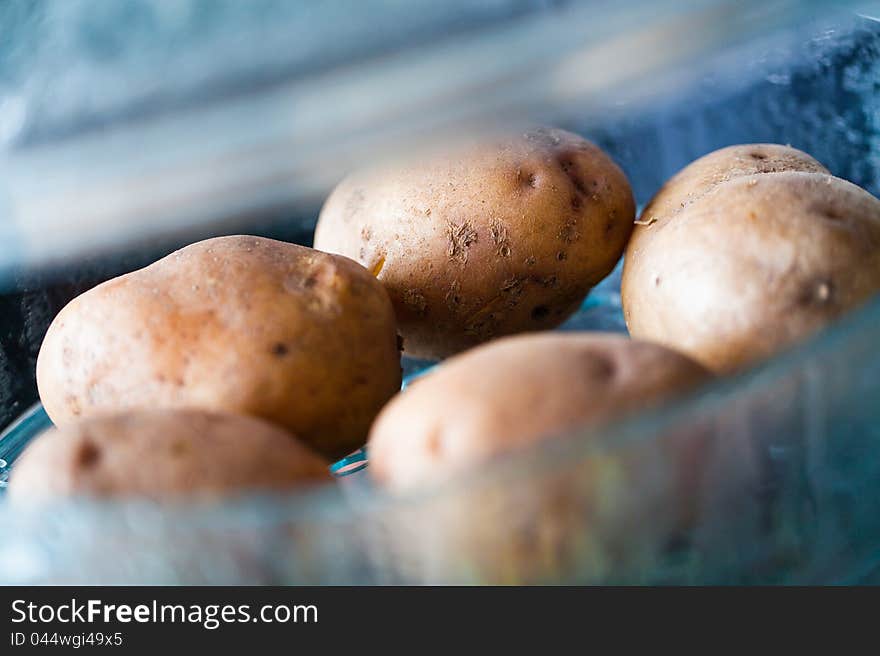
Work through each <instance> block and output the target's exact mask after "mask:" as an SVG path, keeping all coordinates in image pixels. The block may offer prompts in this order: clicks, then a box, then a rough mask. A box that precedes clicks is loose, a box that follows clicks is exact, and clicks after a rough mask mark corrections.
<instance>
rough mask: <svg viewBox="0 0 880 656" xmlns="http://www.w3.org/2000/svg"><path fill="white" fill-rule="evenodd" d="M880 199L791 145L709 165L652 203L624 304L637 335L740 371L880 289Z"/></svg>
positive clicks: (635, 246) (717, 367)
mask: <svg viewBox="0 0 880 656" xmlns="http://www.w3.org/2000/svg"><path fill="white" fill-rule="evenodd" d="M878 246H880V201H878V200H877V199H876V198H874V197H873V196H871V195H870V194H869V193H868V192H866V191H864V190H862V189H860V188H859V187H857V186H855V185H853V184H851V183H849V182H846V181H845V180H841V179H839V178H835V177H833V176H831V175H830V174H828V173H827V172H825V169H824V168H822V167H821V165H820V164H818V162H816V161H815V160H813V159H812V158H810V157H809V156H808V155H806V154H804V153H801V152H799V151H796V150H794V149H792V148H786V147H783V146H772V145H766V144H759V145H748V146H736V147H733V148H726V149H724V150H721V151H718V152H716V153H713V154H711V155H708V156H707V157H705V158H703V159H701V160H697V161H696V162H694V163H693V164H691V165H690V166H688V167H687V168H685V169H684V170H683V171H682V172H681V173H679V174H678V175H676V176H675V177H674V178H673V179H672V180H670V181H669V182H668V183H667V184H666V185H664V187H663V188H662V189H661V190H660V192H659V193H658V194H657V196H656V197H655V198H654V199H653V200H652V201H651V203H650V204H649V205H648V206H647V207H646V208H645V211H644V212H643V214H642V221H641V222H640V225H639V226H638V227H637V228H636V230H635V232H634V234H633V237H632V239H631V241H630V244H629V246H628V248H627V252H626V258H625V263H624V271H623V280H622V285H621V297H622V301H623V310H624V317H625V319H626V323H627V326H628V328H629V331H630V334H631V335H632V336H633V337H636V338H641V339H646V340H651V341H655V342H658V343H660V344H665V345H667V346H669V347H672V348H675V349H677V350H679V351H681V352H683V353H686V354H688V355H690V356H691V357H693V358H694V359H696V360H698V361H699V362H701V363H702V364H703V365H705V366H706V367H708V368H710V369H712V370H714V371H716V372H719V373H728V372H733V371H736V370H739V369H741V368H743V367H745V366H747V365H749V364H752V363H755V362H756V361H759V360H762V359H764V358H767V357H769V356H771V355H772V354H774V353H776V352H777V351H779V350H780V349H783V348H785V347H788V346H790V345H792V344H794V343H796V342H798V341H800V340H802V339H804V338H806V337H807V336H809V335H812V334H813V333H815V332H816V331H817V330H819V329H820V328H821V327H823V326H825V325H826V324H828V323H829V322H831V321H833V320H834V319H836V318H838V317H840V316H841V315H843V314H844V313H846V312H847V311H849V310H852V309H853V308H855V307H857V306H859V305H861V304H863V303H864V302H865V301H867V300H868V299H869V298H870V297H871V296H872V295H873V294H875V293H876V292H877V291H878V290H880V250H878Z"/></svg>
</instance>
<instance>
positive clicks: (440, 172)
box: [315, 128, 635, 359]
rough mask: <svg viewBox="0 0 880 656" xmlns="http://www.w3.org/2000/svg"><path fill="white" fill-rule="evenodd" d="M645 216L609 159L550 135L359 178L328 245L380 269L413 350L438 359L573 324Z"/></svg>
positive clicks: (565, 135) (320, 241)
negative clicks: (510, 336)
mask: <svg viewBox="0 0 880 656" xmlns="http://www.w3.org/2000/svg"><path fill="white" fill-rule="evenodd" d="M634 215H635V205H634V202H633V196H632V192H631V190H630V186H629V183H628V181H627V179H626V177H625V176H624V174H623V172H622V171H621V170H620V169H619V168H618V167H617V166H616V165H615V164H614V162H613V161H612V160H611V159H610V158H609V157H608V156H607V155H606V154H605V153H603V152H602V151H601V150H600V149H599V148H597V147H596V146H595V145H593V144H592V143H590V142H588V141H585V140H584V139H582V138H580V137H579V136H577V135H574V134H571V133H569V132H564V131H562V130H556V129H546V128H540V129H535V130H532V131H530V132H527V133H525V134H523V135H520V136H517V137H513V138H507V139H506V140H504V139H501V140H497V141H493V142H485V143H481V144H479V145H476V146H473V147H470V148H467V149H462V150H459V151H456V152H452V153H445V154H442V155H436V156H433V157H427V158H426V159H423V160H421V161H418V162H415V163H405V164H401V165H398V166H387V167H385V168H382V169H379V170H371V171H366V172H362V173H359V174H355V175H353V176H351V177H349V178H348V179H346V180H344V181H343V182H342V183H341V184H340V185H339V186H338V187H337V188H336V189H335V190H334V191H333V193H332V194H331V195H330V197H329V198H328V200H327V202H326V204H325V205H324V208H323V209H322V211H321V215H320V218H319V221H318V226H317V229H316V231H315V247H316V248H319V249H321V250H325V251H329V252H333V253H340V254H342V255H347V256H349V257H351V258H353V259H356V260H357V261H358V262H360V263H361V264H363V265H364V266H365V267H367V268H368V269H369V270H370V271H372V272H373V273H374V274H375V275H376V276H377V277H378V278H379V280H380V281H381V282H382V283H383V284H384V285H385V288H386V289H387V290H388V293H389V295H390V296H391V300H392V302H393V304H394V308H395V311H396V313H397V320H398V325H399V330H400V333H401V335H402V336H403V340H404V342H403V343H404V352H405V353H406V354H408V355H412V356H416V357H421V358H431V359H437V358H442V357H445V356H448V355H451V354H454V353H457V352H459V351H462V350H464V349H467V348H469V347H472V346H474V345H476V344H479V343H481V342H485V341H487V340H490V339H492V338H494V337H498V336H501V335H508V334H512V333H518V332H524V331H532V330H540V329H545V328H550V327H553V326H556V325H558V324H559V323H561V322H562V321H564V320H565V318H566V317H568V316H569V315H570V314H571V313H572V312H573V311H574V310H576V309H577V307H578V306H579V304H580V303H581V301H582V300H583V298H584V296H585V295H586V294H587V293H588V292H589V290H590V288H591V287H592V286H594V285H595V284H596V283H598V282H599V281H600V280H602V278H604V277H605V276H606V275H608V273H609V272H610V271H611V270H612V269H613V268H614V266H615V264H616V263H617V261H618V260H619V259H620V256H621V253H622V252H623V248H624V246H625V245H626V242H627V239H628V238H629V235H630V233H631V231H632V223H633V219H634Z"/></svg>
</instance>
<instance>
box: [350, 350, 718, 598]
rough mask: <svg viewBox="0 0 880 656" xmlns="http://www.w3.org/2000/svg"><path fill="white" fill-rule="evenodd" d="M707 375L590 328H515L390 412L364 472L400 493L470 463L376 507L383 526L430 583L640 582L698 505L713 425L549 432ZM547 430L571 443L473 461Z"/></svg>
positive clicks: (587, 422) (638, 405)
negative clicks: (632, 438) (518, 331)
mask: <svg viewBox="0 0 880 656" xmlns="http://www.w3.org/2000/svg"><path fill="white" fill-rule="evenodd" d="M709 378H710V377H709V374H708V372H706V371H705V370H704V369H703V368H702V367H700V366H699V365H697V364H696V363H694V362H692V361H691V360H689V359H688V358H686V357H684V356H682V355H679V354H677V353H674V352H672V351H669V350H668V349H665V348H663V347H661V346H657V345H654V344H648V343H640V342H635V341H631V340H628V339H626V338H624V337H621V336H617V335H607V334H597V333H593V334H588V333H580V334H574V333H568V334H557V333H544V334H540V335H525V336H517V337H508V338H505V339H501V340H499V341H497V342H493V343H492V344H488V345H485V346H482V347H479V348H477V349H474V350H473V351H470V352H468V353H465V354H462V355H460V356H457V357H455V358H452V359H451V360H448V361H447V362H445V363H443V364H441V365H440V366H439V367H438V368H437V369H436V370H434V371H433V372H431V373H429V374H427V375H426V376H425V377H423V378H419V379H418V380H417V382H415V383H414V384H413V385H412V386H411V387H408V388H407V389H406V391H404V392H402V393H401V394H400V395H399V396H398V397H397V398H396V399H395V400H394V401H392V402H391V403H390V404H388V406H386V408H385V409H384V410H383V411H382V413H381V414H380V415H379V418H378V419H377V421H376V423H375V424H374V426H373V428H372V430H371V432H370V441H369V443H368V451H369V455H370V465H369V467H368V469H367V471H368V472H369V473H370V474H372V476H373V477H374V478H375V479H377V480H378V481H379V482H380V483H382V484H383V485H384V486H386V487H387V488H388V489H390V490H391V491H393V492H396V493H401V492H408V493H417V491H418V490H420V489H423V488H424V487H428V486H431V485H439V484H441V483H442V482H444V481H446V480H447V479H448V478H449V477H450V476H453V475H455V474H459V473H462V472H463V471H464V470H468V471H470V472H471V475H469V476H467V477H464V478H463V479H457V480H456V481H455V484H454V485H445V486H443V487H442V492H443V493H442V494H437V493H435V492H436V491H434V490H428V491H426V493H425V494H422V495H419V500H420V503H418V504H414V505H412V506H411V509H410V510H407V509H408V508H410V504H402V509H401V510H400V511H398V512H397V513H392V514H390V515H389V516H388V517H384V518H382V521H383V522H385V523H386V524H387V527H386V526H383V529H384V533H387V534H388V535H391V536H393V539H394V540H395V543H396V544H399V545H403V546H405V551H404V553H405V554H406V556H407V560H406V562H407V566H408V569H407V571H408V572H412V571H417V572H418V573H419V574H420V575H421V576H422V580H423V581H424V582H428V583H436V582H443V581H445V582H454V583H497V584H522V583H549V582H564V581H568V582H569V583H570V582H571V580H572V579H571V577H572V576H576V578H577V581H578V582H602V581H607V580H608V578H607V577H608V576H609V575H610V573H611V572H613V573H614V576H616V577H617V578H616V579H615V580H616V581H618V582H619V581H620V580H621V577H625V576H627V574H626V573H627V572H629V573H631V574H632V575H633V576H634V577H635V578H634V580H638V579H637V576H638V574H637V573H638V572H640V571H641V572H644V571H650V570H649V569H648V568H650V566H651V563H652V562H655V560H652V559H656V557H657V554H658V553H661V550H662V549H664V548H665V546H666V545H667V544H669V543H670V541H674V540H675V538H676V536H678V534H679V532H680V531H682V530H684V529H686V528H688V527H690V526H691V525H692V524H693V522H694V520H695V519H696V518H697V517H698V516H699V515H698V514H699V512H700V510H701V503H702V499H703V491H704V487H705V486H704V484H703V475H704V474H705V463H706V461H707V459H708V453H709V448H708V447H709V446H710V445H711V442H710V440H711V432H710V431H708V430H704V429H705V427H704V426H702V425H701V424H700V423H699V422H696V423H695V424H691V425H689V426H688V429H687V430H685V431H683V432H670V433H669V434H665V435H656V436H654V437H653V438H652V439H651V440H647V441H640V442H639V443H638V444H635V445H633V448H627V447H626V446H625V445H618V447H619V448H613V449H608V450H603V449H599V450H596V451H594V452H589V451H588V449H589V443H590V442H592V440H577V441H574V442H566V441H564V440H561V441H556V440H553V438H555V437H558V436H559V435H560V434H561V433H564V432H566V431H568V432H571V431H574V430H582V431H585V432H586V431H589V430H590V429H594V428H597V427H598V426H600V425H601V424H604V423H606V422H608V421H611V420H614V419H616V418H620V417H621V416H623V415H626V414H629V413H631V412H634V411H637V410H640V409H643V408H646V407H648V406H650V405H654V404H657V403H659V402H661V401H662V400H666V399H670V398H671V397H674V396H676V395H679V394H682V393H684V392H686V391H687V390H690V389H692V388H693V387H694V386H696V385H699V384H701V383H704V382H706V381H707V380H709ZM544 440H550V441H553V442H554V444H553V445H552V446H557V447H562V448H559V449H553V448H546V447H549V446H551V445H550V444H547V445H545V448H542V449H541V450H540V452H535V453H530V454H529V459H528V460H527V461H526V460H524V459H519V460H516V461H514V462H512V463H509V464H510V465H513V466H506V467H505V466H501V467H492V468H487V469H486V470H485V471H480V465H485V464H486V463H487V462H488V461H489V460H501V459H502V458H503V456H504V455H505V454H508V453H510V452H513V451H515V450H517V449H519V448H523V447H527V446H528V445H535V444H536V443H539V442H542V441H544ZM588 452H589V455H587V453H588ZM503 464H507V463H503ZM524 467H526V469H525V470H524ZM524 472H525V473H526V478H527V479H528V484H527V485H524V484H523V480H524V479H523V476H524ZM403 546H400V547H398V548H397V551H395V552H394V553H397V552H399V551H400V550H401V549H402V548H404V547H403ZM561 576H564V577H565V578H564V580H563V579H560V577H561Z"/></svg>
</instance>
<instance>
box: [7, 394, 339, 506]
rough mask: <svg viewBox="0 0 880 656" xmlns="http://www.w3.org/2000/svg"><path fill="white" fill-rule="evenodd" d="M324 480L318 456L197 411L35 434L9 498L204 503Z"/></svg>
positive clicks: (119, 417) (144, 414) (136, 415)
mask: <svg viewBox="0 0 880 656" xmlns="http://www.w3.org/2000/svg"><path fill="white" fill-rule="evenodd" d="M330 480H332V476H331V475H330V473H329V470H328V468H327V463H326V462H325V461H324V460H323V459H322V458H321V457H320V456H318V455H317V454H315V453H314V452H313V451H312V450H311V449H309V448H308V447H306V446H305V445H303V444H302V443H300V442H299V441H298V440H296V439H294V438H293V437H292V436H290V435H289V434H287V433H286V432H285V431H283V430H282V429H280V428H278V427H277V426H273V425H272V424H268V423H266V422H264V421H261V420H259V419H254V418H253V417H241V416H237V415H226V414H218V413H212V412H204V411H201V410H176V411H175V410H170V411H169V410H152V411H138V412H130V413H122V414H112V415H102V416H99V417H92V418H90V419H84V420H82V421H79V422H74V423H71V424H68V425H67V426H65V427H64V428H61V429H50V430H48V431H46V432H44V433H42V434H41V435H40V436H39V437H37V439H36V440H35V441H34V442H32V443H31V444H30V445H29V446H28V447H27V449H26V450H25V451H24V453H23V454H22V455H21V457H20V459H19V460H18V462H16V464H15V467H14V469H13V471H12V477H11V479H10V481H9V495H10V498H11V499H12V500H13V501H25V502H33V501H46V500H51V499H59V498H65V497H71V496H89V497H120V496H123V497H127V496H130V497H143V498H149V499H154V500H164V499H172V498H179V497H196V498H208V497H216V496H218V495H222V494H224V493H229V492H240V491H244V490H253V489H270V490H283V489H289V488H294V487H301V486H305V485H313V484H316V483H322V482H327V481H330Z"/></svg>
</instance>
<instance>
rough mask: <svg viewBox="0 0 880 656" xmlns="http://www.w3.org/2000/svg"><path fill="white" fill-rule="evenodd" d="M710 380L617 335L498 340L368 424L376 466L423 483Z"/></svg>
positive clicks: (407, 481) (377, 473) (385, 479)
mask: <svg viewBox="0 0 880 656" xmlns="http://www.w3.org/2000/svg"><path fill="white" fill-rule="evenodd" d="M708 378H709V374H708V372H706V371H705V370H704V369H703V367H701V366H700V365H698V364H696V363H695V362H692V361H691V360H690V359H688V358H686V357H685V356H683V355H680V354H678V353H675V352H674V351H670V350H669V349H666V348H664V347H662V346H657V345H655V344H649V343H643V342H636V341H632V340H629V339H626V338H625V337H621V336H617V335H611V334H601V333H592V334H588V333H580V334H575V333H570V334H544V335H528V336H519V337H510V338H507V339H503V340H499V341H498V342H495V343H492V344H488V345H486V346H483V347H480V348H478V349H475V350H473V351H470V352H468V353H465V354H462V355H460V356H458V357H456V358H453V359H451V360H449V361H447V362H445V363H444V364H443V365H441V366H440V367H439V368H438V369H437V370H435V371H433V372H431V373H430V374H428V375H426V376H425V377H423V378H420V379H419V380H418V381H417V382H416V383H414V384H413V385H412V386H411V387H410V388H408V389H407V390H406V391H405V392H403V393H401V394H400V395H399V396H397V397H396V398H395V399H394V400H393V401H392V402H391V403H389V404H388V405H387V406H386V407H385V408H384V409H383V411H382V413H381V414H380V415H379V417H378V418H377V419H376V423H375V424H374V425H373V427H372V429H371V430H370V440H369V443H368V450H369V454H370V467H369V471H370V473H371V474H372V475H373V476H374V477H375V478H376V479H377V480H379V481H381V482H382V483H383V484H384V485H386V486H388V487H390V488H392V489H396V490H404V489H410V488H414V487H419V486H422V485H426V484H429V483H431V482H434V481H438V480H442V479H445V478H447V477H448V476H449V475H450V474H452V473H455V472H457V471H460V470H462V469H465V468H468V467H472V466H474V465H475V464H478V463H481V462H484V461H486V460H489V459H491V458H493V457H496V456H498V455H500V454H502V453H506V452H509V451H512V450H515V449H517V448H521V447H523V446H525V445H527V444H531V443H534V442H538V441H541V440H544V439H547V438H552V437H555V436H558V435H559V434H560V433H563V432H565V431H567V430H572V429H576V428H586V427H595V426H597V425H600V424H602V423H605V422H608V421H610V420H612V419H614V418H618V417H620V416H622V415H625V414H627V413H630V412H633V411H636V410H639V409H643V408H645V407H647V406H650V405H652V404H656V403H658V402H659V401H660V400H662V399H667V398H670V397H673V396H675V395H676V394H680V393H682V392H684V391H686V390H688V389H690V388H692V387H694V386H695V385H698V384H699V383H702V382H705V381H706V380H707V379H708Z"/></svg>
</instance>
